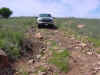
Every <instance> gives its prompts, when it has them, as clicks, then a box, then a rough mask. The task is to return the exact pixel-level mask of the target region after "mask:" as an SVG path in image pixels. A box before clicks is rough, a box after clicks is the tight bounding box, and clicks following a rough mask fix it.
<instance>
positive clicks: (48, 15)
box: [39, 14, 51, 17]
mask: <svg viewBox="0 0 100 75" xmlns="http://www.w3.org/2000/svg"><path fill="white" fill-rule="evenodd" d="M39 17H51V15H50V14H40V15H39Z"/></svg>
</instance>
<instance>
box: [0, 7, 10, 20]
mask: <svg viewBox="0 0 100 75" xmlns="http://www.w3.org/2000/svg"><path fill="white" fill-rule="evenodd" d="M11 14H12V11H11V10H10V9H9V8H5V7H3V8H1V9H0V15H1V16H2V17H4V18H9V17H10V16H11Z"/></svg>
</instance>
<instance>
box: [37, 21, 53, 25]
mask: <svg viewBox="0 0 100 75" xmlns="http://www.w3.org/2000/svg"><path fill="white" fill-rule="evenodd" d="M37 24H45V25H49V24H54V22H40V21H39V22H37Z"/></svg>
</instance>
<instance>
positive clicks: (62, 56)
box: [49, 50, 69, 72]
mask: <svg viewBox="0 0 100 75" xmlns="http://www.w3.org/2000/svg"><path fill="white" fill-rule="evenodd" d="M68 56H69V52H68V51H67V50H62V51H53V54H52V57H51V58H50V59H49V63H51V64H54V65H55V66H56V67H57V68H59V69H60V70H61V71H63V72H68Z"/></svg>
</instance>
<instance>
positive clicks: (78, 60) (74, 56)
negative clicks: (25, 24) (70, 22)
mask: <svg viewBox="0 0 100 75" xmlns="http://www.w3.org/2000/svg"><path fill="white" fill-rule="evenodd" d="M37 32H39V33H41V35H42V36H43V38H44V39H45V40H54V41H56V43H57V44H59V47H62V48H66V49H67V50H69V52H70V58H69V66H70V68H69V72H68V73H66V74H65V73H63V72H62V73H61V72H60V73H59V75H100V73H99V71H100V62H99V61H100V56H98V55H97V54H96V52H95V48H93V47H92V45H91V44H90V43H88V42H87V43H83V42H81V41H79V40H76V39H75V37H72V36H70V35H66V34H65V33H64V31H62V30H47V29H44V30H43V29H40V30H37ZM49 46H50V45H49V44H47V48H48V47H49ZM49 54H50V53H49V51H48V49H47V52H46V53H45V54H44V57H45V58H46V59H43V57H41V59H40V61H38V62H36V63H35V64H31V65H30V64H28V62H27V60H24V61H21V62H17V65H19V64H21V63H24V64H23V65H26V68H27V67H28V68H29V69H31V68H32V69H35V67H37V66H39V65H40V64H41V65H42V64H44V63H45V66H48V67H49V65H48V64H47V60H48V58H49V57H48V55H49ZM21 65H22V64H21ZM28 68H27V69H28ZM29 69H28V70H29ZM53 69H54V70H56V69H55V67H53ZM54 70H53V71H54ZM29 75H35V74H33V73H30V74H29ZM38 75H41V74H38ZM46 75H52V74H46Z"/></svg>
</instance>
